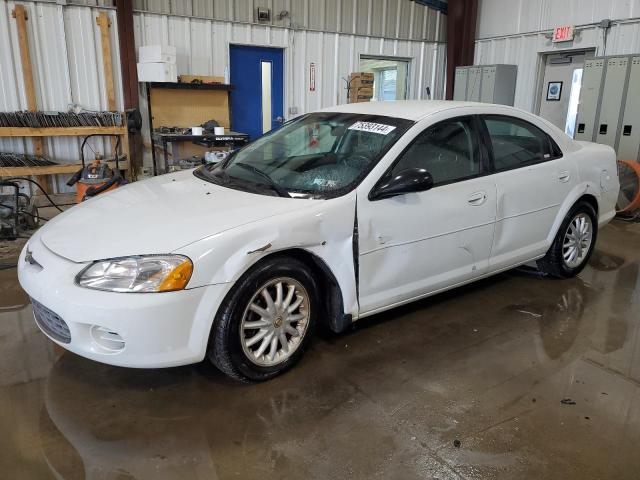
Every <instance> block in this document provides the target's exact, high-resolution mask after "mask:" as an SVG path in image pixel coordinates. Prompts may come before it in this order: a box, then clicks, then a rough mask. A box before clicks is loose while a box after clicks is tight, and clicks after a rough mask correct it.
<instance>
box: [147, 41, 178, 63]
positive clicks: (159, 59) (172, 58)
mask: <svg viewBox="0 0 640 480" xmlns="http://www.w3.org/2000/svg"><path fill="white" fill-rule="evenodd" d="M138 63H176V47H173V46H171V45H144V46H142V47H140V48H139V49H138Z"/></svg>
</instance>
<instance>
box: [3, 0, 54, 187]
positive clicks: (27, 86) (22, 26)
mask: <svg viewBox="0 0 640 480" xmlns="http://www.w3.org/2000/svg"><path fill="white" fill-rule="evenodd" d="M11 15H12V16H13V18H15V19H16V24H17V28H18V44H19V46H20V61H21V63H22V78H23V81H24V92H25V95H26V97H27V110H30V111H32V112H35V111H36V110H38V105H37V102H36V89H35V86H34V84H33V70H32V67H31V53H30V52H29V37H28V35H27V19H28V16H27V11H26V10H25V8H24V6H23V5H16V6H15V8H14V9H13V12H11ZM33 149H34V152H35V153H36V155H42V153H43V152H44V142H43V140H42V138H39V137H36V138H34V139H33ZM36 181H37V182H38V183H39V184H40V185H42V188H43V190H44V191H45V193H49V184H48V182H47V177H46V176H44V175H38V176H36Z"/></svg>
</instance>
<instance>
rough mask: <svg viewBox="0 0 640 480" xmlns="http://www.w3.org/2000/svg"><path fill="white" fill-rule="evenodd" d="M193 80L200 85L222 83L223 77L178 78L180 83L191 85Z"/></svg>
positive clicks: (184, 76)
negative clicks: (198, 81) (200, 83)
mask: <svg viewBox="0 0 640 480" xmlns="http://www.w3.org/2000/svg"><path fill="white" fill-rule="evenodd" d="M194 80H200V81H201V82H202V83H224V77H215V76H209V75H180V76H179V77H178V81H179V82H180V83H191V82H193V81H194Z"/></svg>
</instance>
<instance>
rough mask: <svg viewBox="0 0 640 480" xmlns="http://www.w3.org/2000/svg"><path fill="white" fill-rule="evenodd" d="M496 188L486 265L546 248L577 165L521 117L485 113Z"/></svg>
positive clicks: (497, 265) (504, 264)
mask: <svg viewBox="0 0 640 480" xmlns="http://www.w3.org/2000/svg"><path fill="white" fill-rule="evenodd" d="M483 120H484V125H485V141H486V143H487V144H488V150H489V152H490V157H491V163H492V164H491V168H492V169H493V172H494V175H493V177H494V178H495V183H496V188H497V209H496V211H497V218H496V226H495V233H494V241H493V247H492V251H491V260H490V269H491V270H499V269H501V268H506V267H509V266H512V265H515V264H518V263H522V262H525V261H528V260H530V259H532V258H533V257H535V256H537V255H541V254H543V253H544V252H546V250H547V248H548V246H549V245H548V242H547V239H548V237H549V233H550V231H551V228H552V226H553V222H554V220H555V218H556V216H557V215H558V212H559V210H560V206H561V204H562V202H563V201H564V199H565V198H566V197H567V195H568V194H569V192H570V191H571V189H572V188H573V187H574V186H575V185H576V182H577V167H576V165H575V164H574V162H573V161H572V160H570V159H569V158H567V157H565V156H563V154H562V152H561V151H560V148H559V147H558V146H557V144H556V143H555V142H554V141H553V140H552V139H551V137H550V136H549V135H547V134H546V133H545V132H543V131H542V130H541V129H540V128H538V127H536V126H535V125H533V124H531V123H529V122H527V121H525V120H522V119H520V118H515V117H510V116H503V115H485V116H483Z"/></svg>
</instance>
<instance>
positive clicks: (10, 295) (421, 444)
mask: <svg viewBox="0 0 640 480" xmlns="http://www.w3.org/2000/svg"><path fill="white" fill-rule="evenodd" d="M0 285H1V287H0V288H1V293H0V432H2V435H1V436H0V477H1V478H7V479H14V478H15V479H17V478H20V479H22V478H28V479H40V478H64V479H81V478H88V479H133V478H138V479H143V478H153V479H165V478H181V479H186V478H198V479H227V478H241V479H254V478H255V479H266V478H287V479H293V478H296V479H297V478H301V479H311V478H316V479H337V478H362V479H372V478H385V479H388V478H393V479H396V478H397V479H412V478H440V479H448V478H474V479H480V478H481V479H487V478H507V479H515V478H536V479H539V478H562V479H570V478H576V479H578V478H579V479H587V478H607V479H612V478H616V479H617V478H629V479H631V478H633V479H637V478H638V477H639V476H640V474H639V473H638V472H639V471H640V455H638V452H639V451H640V450H639V448H640V447H639V446H638V445H639V442H640V328H639V327H640V225H639V224H627V223H622V222H614V223H613V224H612V225H610V226H608V227H606V228H605V229H604V230H603V231H602V232H601V236H600V239H599V241H598V247H597V251H596V252H595V254H594V256H593V258H592V260H591V263H590V266H589V267H588V268H587V269H586V270H585V271H584V272H583V273H582V274H581V275H580V278H576V279H573V280H566V281H558V280H545V279H540V278H538V277H536V276H534V275H530V274H526V273H518V272H510V273H508V274H504V275H500V276H498V277H495V278H492V279H489V280H486V281H483V282H480V283H478V284H475V285H472V286H469V287H466V288H463V289H458V290H456V291H453V292H450V293H447V294H444V295H439V296H437V297H435V298H432V299H428V300H425V301H421V302H418V303H416V304H414V305H411V306H407V307H404V308H400V309H396V310H394V311H391V312H388V313H386V314H383V315H379V316H377V317H375V318H372V319H367V320H366V321H365V320H363V323H362V325H360V326H359V327H358V328H357V329H355V331H353V332H351V333H348V334H345V335H341V336H337V337H332V338H329V339H326V338H324V339H320V338H319V339H317V340H316V341H315V343H314V344H313V346H312V348H311V349H310V350H309V351H308V352H307V355H306V356H305V358H304V359H303V361H302V362H301V363H300V365H298V367H297V368H295V369H294V370H292V371H291V372H290V373H288V374H287V375H285V376H283V377H281V378H278V379H275V380H273V381H270V382H267V383H264V384H260V385H251V386H246V385H237V384H233V383H231V382H229V381H227V380H226V379H225V378H224V377H223V376H222V375H221V374H218V373H217V372H216V371H215V370H214V369H213V368H211V367H208V366H207V365H204V364H203V365H196V366H191V367H184V368H175V369H169V370H157V371H136V370H127V369H122V368H115V367H109V366H105V365H100V364H97V363H93V362H91V361H89V360H85V359H83V358H80V357H77V356H75V355H73V354H69V353H64V354H63V353H62V352H61V351H59V350H57V349H54V348H53V345H52V344H51V342H49V341H47V340H46V339H45V338H44V337H43V335H42V334H41V333H40V332H39V331H37V329H36V327H35V325H34V322H33V320H32V313H31V308H30V306H29V305H28V304H27V303H28V300H27V299H26V298H25V296H24V293H22V291H21V290H20V288H19V286H18V285H17V282H16V279H15V271H14V270H5V271H1V272H0ZM563 400H565V402H564V403H563V402H562V401H563Z"/></svg>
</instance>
